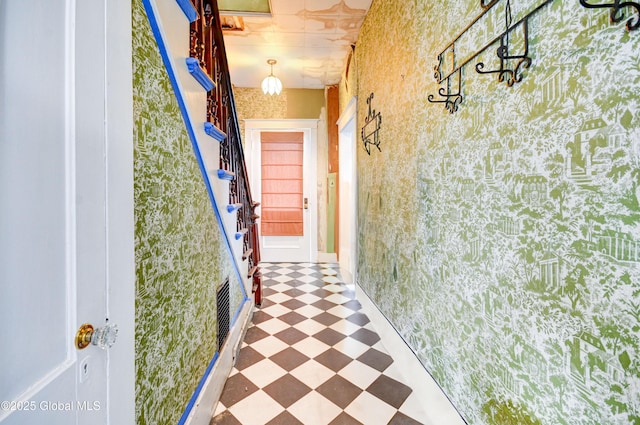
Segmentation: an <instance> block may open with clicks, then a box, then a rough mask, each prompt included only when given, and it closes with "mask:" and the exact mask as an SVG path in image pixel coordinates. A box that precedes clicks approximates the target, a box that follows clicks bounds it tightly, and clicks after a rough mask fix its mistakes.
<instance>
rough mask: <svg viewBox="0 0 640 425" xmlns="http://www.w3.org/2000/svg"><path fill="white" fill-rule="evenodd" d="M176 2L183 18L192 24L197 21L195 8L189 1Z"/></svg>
mask: <svg viewBox="0 0 640 425" xmlns="http://www.w3.org/2000/svg"><path fill="white" fill-rule="evenodd" d="M176 1H177V2H178V6H180V9H182V11H183V12H184V14H185V16H186V17H187V19H188V20H189V22H193V21H195V20H196V19H198V11H197V10H196V8H195V7H193V4H192V3H191V0H176Z"/></svg>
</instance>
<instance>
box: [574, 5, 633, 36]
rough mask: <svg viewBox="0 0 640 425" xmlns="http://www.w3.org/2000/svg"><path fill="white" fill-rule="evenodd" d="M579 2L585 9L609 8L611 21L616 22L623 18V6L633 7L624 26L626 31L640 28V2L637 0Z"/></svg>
mask: <svg viewBox="0 0 640 425" xmlns="http://www.w3.org/2000/svg"><path fill="white" fill-rule="evenodd" d="M580 4H581V5H582V6H584V7H586V8H587V9H602V8H610V9H611V12H610V13H609V17H610V19H611V22H613V23H615V24H618V23H620V22H622V21H623V20H624V19H625V14H624V11H625V8H631V9H635V12H636V13H635V15H633V16H631V17H630V18H629V19H627V23H626V27H627V30H628V31H633V30H637V29H638V28H640V3H638V2H637V1H622V0H614V1H613V3H598V4H593V3H591V2H589V1H588V0H580Z"/></svg>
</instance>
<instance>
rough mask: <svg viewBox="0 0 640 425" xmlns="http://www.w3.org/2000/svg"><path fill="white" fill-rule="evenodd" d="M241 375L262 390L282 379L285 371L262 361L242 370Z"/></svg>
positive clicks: (270, 362)
mask: <svg viewBox="0 0 640 425" xmlns="http://www.w3.org/2000/svg"><path fill="white" fill-rule="evenodd" d="M242 374H243V375H244V376H245V377H247V378H248V379H249V380H250V381H251V382H253V383H254V384H256V386H258V387H259V388H264V387H266V386H267V385H269V384H270V383H272V382H273V381H275V380H276V379H279V378H282V377H283V376H284V375H286V374H287V371H286V370H284V369H283V368H281V367H280V366H278V365H277V364H275V363H274V362H272V361H271V360H269V359H264V360H262V361H259V362H258V363H256V364H254V365H251V366H250V367H248V368H246V369H244V370H243V371H242Z"/></svg>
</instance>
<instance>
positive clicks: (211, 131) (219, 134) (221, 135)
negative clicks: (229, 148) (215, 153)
mask: <svg viewBox="0 0 640 425" xmlns="http://www.w3.org/2000/svg"><path fill="white" fill-rule="evenodd" d="M204 132H205V133H207V134H208V135H209V136H211V137H213V138H214V139H216V140H217V141H218V142H222V141H223V140H224V139H226V138H227V135H226V134H225V132H224V131H222V130H220V129H219V128H218V127H216V126H215V125H213V124H212V123H210V122H205V123H204Z"/></svg>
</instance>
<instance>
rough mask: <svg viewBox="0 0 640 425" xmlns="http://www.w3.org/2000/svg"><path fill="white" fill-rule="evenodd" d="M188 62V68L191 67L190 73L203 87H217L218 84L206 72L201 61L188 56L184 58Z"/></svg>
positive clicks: (207, 89)
mask: <svg viewBox="0 0 640 425" xmlns="http://www.w3.org/2000/svg"><path fill="white" fill-rule="evenodd" d="M184 61H185V62H186V64H187V68H188V69H189V73H190V74H191V75H192V76H193V78H195V79H196V81H197V82H199V83H200V85H201V86H202V88H204V89H205V90H206V91H211V90H213V89H214V88H215V86H216V84H215V83H214V82H213V80H212V79H211V78H209V76H208V75H207V73H206V72H204V69H202V68H201V67H200V62H199V61H198V59H196V58H186V59H185V60H184Z"/></svg>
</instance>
